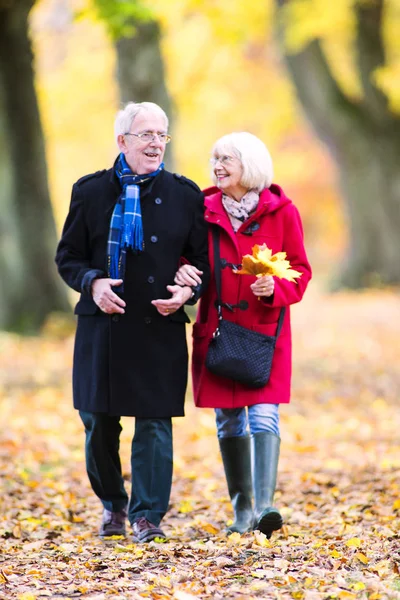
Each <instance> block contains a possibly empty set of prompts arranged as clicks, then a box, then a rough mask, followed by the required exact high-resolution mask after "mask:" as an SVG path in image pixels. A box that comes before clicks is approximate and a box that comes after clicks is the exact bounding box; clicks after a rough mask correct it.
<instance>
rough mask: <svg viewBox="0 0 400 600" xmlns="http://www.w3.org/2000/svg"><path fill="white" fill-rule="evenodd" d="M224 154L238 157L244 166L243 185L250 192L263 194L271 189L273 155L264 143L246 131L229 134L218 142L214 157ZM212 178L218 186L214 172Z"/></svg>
mask: <svg viewBox="0 0 400 600" xmlns="http://www.w3.org/2000/svg"><path fill="white" fill-rule="evenodd" d="M224 154H227V155H231V156H236V157H237V158H238V159H239V160H240V162H241V163H242V166H243V175H242V179H241V181H240V183H241V185H242V186H243V187H245V188H246V189H248V190H256V191H257V192H261V190H263V189H265V188H269V186H270V185H271V183H272V179H273V176H274V171H273V166H272V159H271V155H270V153H269V152H268V149H267V147H266V145H265V144H264V142H262V141H261V140H260V139H259V138H258V137H256V136H255V135H253V134H252V133H247V132H246V131H240V132H234V133H229V134H228V135H224V136H223V137H221V138H220V139H219V140H217V141H216V142H215V144H214V146H213V149H212V155H213V156H214V157H215V156H223V155H224ZM212 178H213V181H214V183H215V184H216V185H217V178H216V177H215V173H214V171H213V173H212Z"/></svg>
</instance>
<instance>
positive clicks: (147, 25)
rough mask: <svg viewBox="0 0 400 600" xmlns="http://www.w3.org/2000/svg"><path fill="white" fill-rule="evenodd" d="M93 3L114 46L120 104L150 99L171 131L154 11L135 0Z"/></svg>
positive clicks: (168, 165)
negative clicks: (166, 116) (161, 110)
mask: <svg viewBox="0 0 400 600" xmlns="http://www.w3.org/2000/svg"><path fill="white" fill-rule="evenodd" d="M93 6H94V10H95V12H96V13H97V16H98V18H100V19H102V20H103V21H104V23H105V25H106V28H107V31H108V33H109V35H110V37H111V40H112V42H113V44H114V46H115V51H116V60H117V65H116V66H117V68H116V77H117V81H118V88H119V97H120V102H121V104H122V105H124V104H126V103H127V102H130V101H134V102H146V101H147V102H148V101H149V99H151V102H155V103H156V104H159V105H160V106H162V107H163V109H164V110H165V112H166V113H167V115H168V118H169V121H170V130H171V131H172V133H173V117H174V111H173V104H172V100H171V97H170V95H169V93H168V90H167V86H166V80H165V69H164V60H163V57H162V53H161V47H160V44H161V32H160V26H159V24H158V22H157V20H156V19H155V18H154V14H153V13H152V12H151V10H150V8H148V7H146V6H145V5H144V4H143V3H142V2H140V1H138V0H131V1H130V2H115V1H114V0H93ZM83 14H85V13H83ZM172 148H173V143H172V144H170V147H169V148H168V150H169V151H168V154H166V156H165V161H164V162H165V166H166V168H167V169H169V170H173V168H174V165H173V152H172Z"/></svg>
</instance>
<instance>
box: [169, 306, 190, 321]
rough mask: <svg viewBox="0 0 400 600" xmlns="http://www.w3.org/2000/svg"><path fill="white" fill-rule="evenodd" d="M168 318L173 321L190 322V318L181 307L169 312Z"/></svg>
mask: <svg viewBox="0 0 400 600" xmlns="http://www.w3.org/2000/svg"><path fill="white" fill-rule="evenodd" d="M169 319H170V321H173V322H174V323H190V319H189V317H188V316H187V314H186V313H185V311H184V310H183V309H180V310H177V311H176V312H174V313H172V314H170V315H169Z"/></svg>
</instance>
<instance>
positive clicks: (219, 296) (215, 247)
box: [211, 225, 222, 319]
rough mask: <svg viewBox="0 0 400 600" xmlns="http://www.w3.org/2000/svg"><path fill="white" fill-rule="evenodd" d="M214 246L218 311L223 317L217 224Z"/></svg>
mask: <svg viewBox="0 0 400 600" xmlns="http://www.w3.org/2000/svg"><path fill="white" fill-rule="evenodd" d="M211 233H212V237H213V248H214V271H215V287H216V289H217V311H218V318H219V319H222V299H221V256H220V253H219V227H216V226H215V225H213V226H212V229H211Z"/></svg>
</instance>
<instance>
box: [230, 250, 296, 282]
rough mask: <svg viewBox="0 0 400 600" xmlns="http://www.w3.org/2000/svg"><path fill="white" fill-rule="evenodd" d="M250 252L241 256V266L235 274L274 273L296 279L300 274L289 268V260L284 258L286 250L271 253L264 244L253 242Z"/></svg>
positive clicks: (292, 279)
mask: <svg viewBox="0 0 400 600" xmlns="http://www.w3.org/2000/svg"><path fill="white" fill-rule="evenodd" d="M251 251H252V254H245V256H243V258H242V268H241V269H239V270H236V271H234V273H236V274H237V275H255V276H256V277H262V276H263V275H274V276H275V277H278V278H279V279H287V280H288V281H296V279H297V278H298V277H301V276H302V273H300V271H295V270H294V269H292V268H291V266H290V262H289V261H288V260H287V259H286V252H277V253H276V254H272V250H271V249H270V248H268V247H267V245H266V244H262V246H259V245H258V244H255V245H254V246H253V248H252V249H251Z"/></svg>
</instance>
